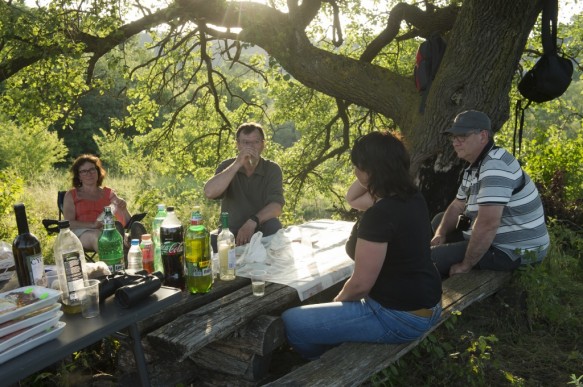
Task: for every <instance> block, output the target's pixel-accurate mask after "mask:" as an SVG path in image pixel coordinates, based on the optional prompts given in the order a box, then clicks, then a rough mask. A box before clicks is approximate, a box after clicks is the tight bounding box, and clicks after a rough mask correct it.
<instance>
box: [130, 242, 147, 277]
mask: <svg viewBox="0 0 583 387" xmlns="http://www.w3.org/2000/svg"><path fill="white" fill-rule="evenodd" d="M142 260H143V256H142V249H141V248H140V240H139V239H132V245H131V246H130V250H129V251H128V270H131V271H133V272H134V273H135V272H136V271H140V270H143V269H144V266H143V265H142Z"/></svg>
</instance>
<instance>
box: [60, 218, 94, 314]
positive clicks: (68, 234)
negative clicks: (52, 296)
mask: <svg viewBox="0 0 583 387" xmlns="http://www.w3.org/2000/svg"><path fill="white" fill-rule="evenodd" d="M53 250H54V255H55V264H56V266H57V276H58V277H59V285H60V288H61V292H62V295H61V302H62V303H63V311H64V312H65V313H70V314H73V313H79V312H81V300H80V298H79V294H78V293H79V290H80V289H81V288H83V287H84V286H85V281H87V267H86V264H85V254H84V253H83V245H82V244H81V241H80V240H79V238H77V235H75V234H74V233H73V232H72V231H71V230H70V229H69V221H68V220H61V221H59V235H57V239H56V240H55V245H54V248H53Z"/></svg>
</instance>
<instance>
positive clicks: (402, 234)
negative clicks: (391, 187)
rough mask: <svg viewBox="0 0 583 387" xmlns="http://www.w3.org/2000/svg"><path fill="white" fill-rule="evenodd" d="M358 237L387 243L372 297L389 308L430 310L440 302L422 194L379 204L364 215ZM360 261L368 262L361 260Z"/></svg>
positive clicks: (438, 283) (439, 278)
mask: <svg viewBox="0 0 583 387" xmlns="http://www.w3.org/2000/svg"><path fill="white" fill-rule="evenodd" d="M358 237H359V238H361V239H364V240H367V241H370V242H381V243H382V242H387V244H388V246H387V255H386V257H385V261H384V262H383V266H382V268H381V271H380V273H379V276H378V278H377V280H376V282H375V284H374V286H373V287H372V289H371V291H370V294H369V296H370V297H371V298H372V299H374V300H375V301H377V302H379V303H380V304H381V305H383V306H384V307H386V308H390V309H396V310H407V311H412V310H417V309H421V308H431V307H433V306H435V305H436V304H437V303H438V302H439V300H440V299H441V277H440V275H439V272H438V271H437V268H436V267H435V265H434V264H433V262H432V261H431V250H430V247H429V246H430V241H431V225H430V222H429V212H428V210H427V204H426V203H425V199H424V198H423V196H422V195H421V193H419V192H418V193H416V194H415V195H413V196H411V197H410V198H408V199H406V200H402V199H399V198H396V197H389V198H384V199H381V200H379V201H378V202H376V203H375V204H374V205H373V206H372V207H371V208H369V209H368V210H366V211H365V213H364V214H363V215H362V219H361V221H360V225H359V227H358ZM357 259H366V257H358V258H357Z"/></svg>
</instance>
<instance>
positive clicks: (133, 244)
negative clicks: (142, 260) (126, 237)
mask: <svg viewBox="0 0 583 387" xmlns="http://www.w3.org/2000/svg"><path fill="white" fill-rule="evenodd" d="M139 244H140V240H139V239H132V246H139Z"/></svg>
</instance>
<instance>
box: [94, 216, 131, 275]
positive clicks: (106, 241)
mask: <svg viewBox="0 0 583 387" xmlns="http://www.w3.org/2000/svg"><path fill="white" fill-rule="evenodd" d="M103 210H104V212H105V216H104V219H103V230H101V234H100V235H99V239H98V240H97V250H98V251H97V253H98V254H99V259H100V260H101V261H103V262H105V264H106V265H107V267H109V270H110V271H111V272H112V273H115V272H116V271H120V270H124V268H125V267H124V261H123V237H122V236H121V234H120V233H119V231H117V229H116V228H115V221H114V217H113V213H112V212H111V207H109V206H106V207H104V209H103Z"/></svg>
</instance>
